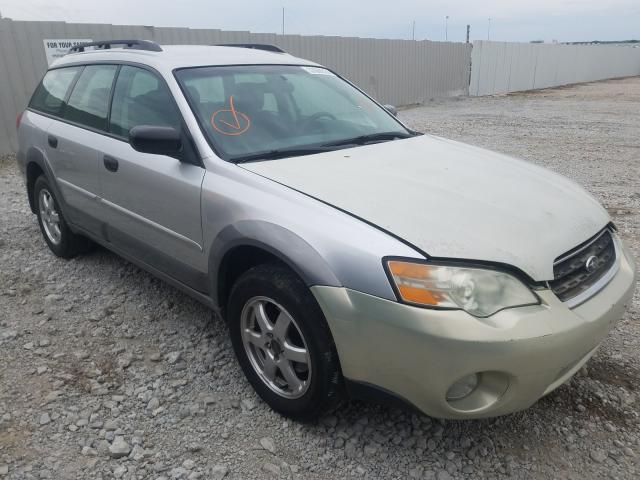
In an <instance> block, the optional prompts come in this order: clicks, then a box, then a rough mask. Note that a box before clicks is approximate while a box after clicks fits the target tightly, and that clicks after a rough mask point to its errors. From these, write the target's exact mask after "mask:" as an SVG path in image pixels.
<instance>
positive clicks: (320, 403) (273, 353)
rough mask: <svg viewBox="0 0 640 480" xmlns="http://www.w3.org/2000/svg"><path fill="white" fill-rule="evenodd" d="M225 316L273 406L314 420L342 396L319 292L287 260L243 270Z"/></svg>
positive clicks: (239, 352)
mask: <svg viewBox="0 0 640 480" xmlns="http://www.w3.org/2000/svg"><path fill="white" fill-rule="evenodd" d="M227 321H228V324H229V330H230V335H231V341H232V343H233V349H234V351H235V354H236V357H237V358H238V362H239V363H240V366H241V367H242V370H243V371H244V373H245V375H246V377H247V379H248V380H249V382H250V383H251V385H252V386H253V388H254V389H255V390H256V392H257V393H258V395H260V397H261V398H262V399H263V400H264V401H265V402H266V403H267V404H268V405H269V406H270V407H271V408H273V409H274V410H275V411H277V412H279V413H280V414H282V415H284V416H286V417H290V418H293V419H296V420H302V421H305V420H312V419H315V418H317V417H319V416H322V415H324V414H325V413H328V412H329V411H331V410H333V409H335V408H336V407H337V406H338V405H339V404H340V402H341V400H342V398H343V396H344V386H343V379H342V373H341V371H340V363H339V360H338V353H337V351H336V348H335V345H334V343H333V338H332V337H331V332H330V331H329V327H328V325H327V322H326V320H325V318H324V314H323V313H322V310H321V309H320V307H319V305H318V303H317V302H316V300H315V298H314V297H313V295H312V294H311V292H310V291H309V289H308V288H307V287H306V285H305V284H304V283H303V282H302V281H301V280H300V279H299V278H298V276H297V275H295V274H294V273H293V272H292V271H291V270H289V269H288V268H286V267H285V266H283V265H278V264H266V265H259V266H257V267H254V268H252V269H250V270H248V271H247V272H245V273H244V274H243V275H242V276H241V277H240V278H239V279H238V281H237V282H236V284H235V285H234V287H233V289H232V291H231V295H230V298H229V303H228V307H227Z"/></svg>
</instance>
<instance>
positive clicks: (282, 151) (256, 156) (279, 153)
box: [230, 145, 335, 163]
mask: <svg viewBox="0 0 640 480" xmlns="http://www.w3.org/2000/svg"><path fill="white" fill-rule="evenodd" d="M332 150H335V148H330V147H328V146H326V145H322V146H320V147H292V148H279V149H276V150H270V151H267V152H262V153H252V154H250V155H240V156H238V157H233V158H231V159H230V160H231V161H232V162H233V163H245V162H253V161H258V160H275V159H277V158H286V157H301V156H303V155H313V154H314V153H323V152H330V151H332Z"/></svg>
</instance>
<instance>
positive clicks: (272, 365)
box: [262, 352, 278, 382]
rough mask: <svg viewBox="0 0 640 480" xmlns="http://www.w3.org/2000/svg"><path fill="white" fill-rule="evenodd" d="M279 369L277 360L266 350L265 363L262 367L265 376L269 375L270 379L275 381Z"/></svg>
mask: <svg viewBox="0 0 640 480" xmlns="http://www.w3.org/2000/svg"><path fill="white" fill-rule="evenodd" d="M277 370H278V366H277V365H276V362H275V360H274V359H273V358H272V357H271V355H270V354H269V352H266V355H265V358H264V365H263V367H262V373H263V374H264V376H265V377H267V378H268V379H269V380H270V381H272V382H273V381H274V380H275V379H276V371H277Z"/></svg>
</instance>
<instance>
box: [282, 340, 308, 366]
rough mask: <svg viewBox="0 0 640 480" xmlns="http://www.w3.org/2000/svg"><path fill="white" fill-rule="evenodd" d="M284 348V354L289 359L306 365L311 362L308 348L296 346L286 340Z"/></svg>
mask: <svg viewBox="0 0 640 480" xmlns="http://www.w3.org/2000/svg"><path fill="white" fill-rule="evenodd" d="M283 348H284V352H283V354H282V355H283V356H284V358H286V359H287V360H290V361H292V362H298V363H303V364H305V365H308V364H309V358H308V354H307V349H306V348H301V347H296V346H294V345H291V344H290V343H289V342H285V343H284V345H283Z"/></svg>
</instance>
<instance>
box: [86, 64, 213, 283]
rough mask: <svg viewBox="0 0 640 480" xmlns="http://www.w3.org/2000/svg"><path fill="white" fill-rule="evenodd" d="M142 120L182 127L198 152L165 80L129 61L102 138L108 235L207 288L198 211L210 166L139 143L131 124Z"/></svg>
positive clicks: (186, 280)
mask: <svg viewBox="0 0 640 480" xmlns="http://www.w3.org/2000/svg"><path fill="white" fill-rule="evenodd" d="M138 125H154V126H171V127H174V128H176V129H178V130H181V131H183V136H184V142H183V143H184V145H185V155H190V158H191V159H194V158H197V156H196V155H195V150H194V149H193V147H192V143H191V142H190V141H189V138H188V135H187V134H186V127H183V122H182V116H181V114H180V112H179V110H178V108H177V106H176V104H175V102H174V100H173V97H172V95H171V93H170V91H169V89H168V87H167V86H166V84H165V82H164V80H163V79H161V78H160V77H159V76H158V75H157V74H156V73H155V72H152V71H150V70H147V69H144V68H139V67H134V66H129V65H123V66H122V67H121V69H120V72H119V74H118V77H117V80H116V83H115V89H114V92H113V100H112V106H111V113H110V122H109V133H110V135H111V136H105V137H103V139H102V141H101V144H100V146H101V148H102V152H101V155H100V157H101V158H100V162H99V167H100V177H101V179H102V189H103V191H102V203H103V204H104V206H105V220H106V223H107V233H108V239H109V241H110V242H112V243H113V244H114V245H115V246H117V247H119V248H120V249H121V250H123V251H125V253H128V254H129V255H132V256H134V257H136V258H137V259H139V260H142V261H144V262H145V263H147V264H149V265H151V266H152V267H155V268H157V269H158V270H160V271H162V272H164V273H166V274H168V275H170V276H172V277H173V278H176V279H178V280H180V281H181V282H183V283H185V284H187V285H189V286H191V287H192V288H195V289H197V290H200V291H206V290H207V284H206V280H205V279H206V272H207V262H206V261H205V260H204V253H203V248H202V225H201V219H200V190H201V185H202V180H203V178H204V175H205V170H204V168H202V167H200V166H197V165H194V164H192V163H188V162H187V161H181V160H178V159H176V158H172V157H168V156H164V155H152V154H146V153H140V152H137V151H135V150H134V149H133V148H132V147H131V145H130V144H129V131H130V130H131V128H133V127H135V126H138Z"/></svg>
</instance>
